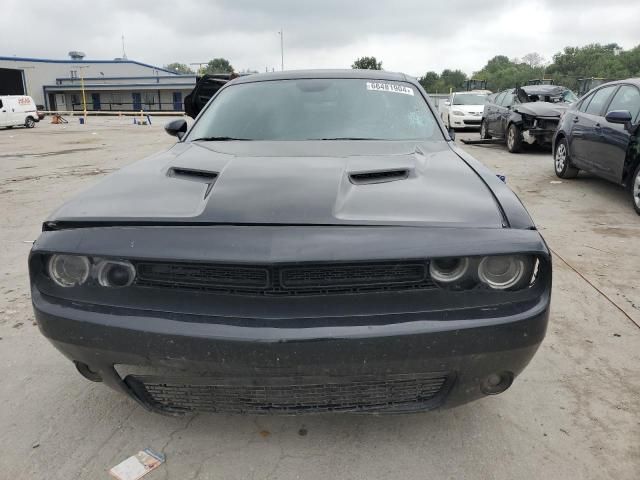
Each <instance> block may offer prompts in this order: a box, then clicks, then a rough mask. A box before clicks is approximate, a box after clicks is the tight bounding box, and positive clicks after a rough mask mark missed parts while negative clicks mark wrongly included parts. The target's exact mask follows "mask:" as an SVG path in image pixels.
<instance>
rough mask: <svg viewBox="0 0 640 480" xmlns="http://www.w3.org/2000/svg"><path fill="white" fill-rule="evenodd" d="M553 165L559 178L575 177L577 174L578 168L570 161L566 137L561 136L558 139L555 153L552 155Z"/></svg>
mask: <svg viewBox="0 0 640 480" xmlns="http://www.w3.org/2000/svg"><path fill="white" fill-rule="evenodd" d="M553 165H554V167H555V171H556V175H557V176H558V177H560V178H576V177H577V176H578V171H579V170H578V169H577V168H576V167H574V166H573V164H572V163H571V157H570V156H569V144H568V143H567V139H566V138H561V139H560V141H558V145H557V146H556V151H555V154H554V155H553Z"/></svg>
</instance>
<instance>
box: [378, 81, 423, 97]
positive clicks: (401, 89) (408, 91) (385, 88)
mask: <svg viewBox="0 0 640 480" xmlns="http://www.w3.org/2000/svg"><path fill="white" fill-rule="evenodd" d="M367 90H374V91H377V92H393V93H403V94H405V95H413V88H411V87H405V86H404V85H396V84H393V83H382V82H367Z"/></svg>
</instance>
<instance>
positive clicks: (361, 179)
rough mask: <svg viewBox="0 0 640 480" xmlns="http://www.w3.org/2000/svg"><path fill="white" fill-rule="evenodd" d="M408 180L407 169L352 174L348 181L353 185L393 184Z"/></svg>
mask: <svg viewBox="0 0 640 480" xmlns="http://www.w3.org/2000/svg"><path fill="white" fill-rule="evenodd" d="M407 178H409V169H404V168H403V169H393V170H376V171H370V172H352V173H350V174H349V181H350V182H351V183H353V184H354V185H369V184H374V183H385V182H395V181H397V180H406V179H407Z"/></svg>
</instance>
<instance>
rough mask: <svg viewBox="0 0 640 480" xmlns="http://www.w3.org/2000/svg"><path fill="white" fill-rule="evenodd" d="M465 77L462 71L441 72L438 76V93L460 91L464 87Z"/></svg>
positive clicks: (447, 70)
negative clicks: (439, 86)
mask: <svg viewBox="0 0 640 480" xmlns="http://www.w3.org/2000/svg"><path fill="white" fill-rule="evenodd" d="M466 79H467V75H466V74H465V73H464V72H463V71H462V70H449V69H448V68H447V69H445V70H443V71H442V73H441V74H440V84H441V89H439V91H443V92H448V91H449V90H460V89H461V88H463V87H464V81H465V80H466Z"/></svg>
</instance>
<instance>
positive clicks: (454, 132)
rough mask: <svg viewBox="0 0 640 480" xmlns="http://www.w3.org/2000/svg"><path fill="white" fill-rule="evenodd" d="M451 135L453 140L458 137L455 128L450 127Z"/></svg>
mask: <svg viewBox="0 0 640 480" xmlns="http://www.w3.org/2000/svg"><path fill="white" fill-rule="evenodd" d="M449 136H450V137H451V140H455V139H456V131H455V130H454V129H453V128H450V129H449Z"/></svg>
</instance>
